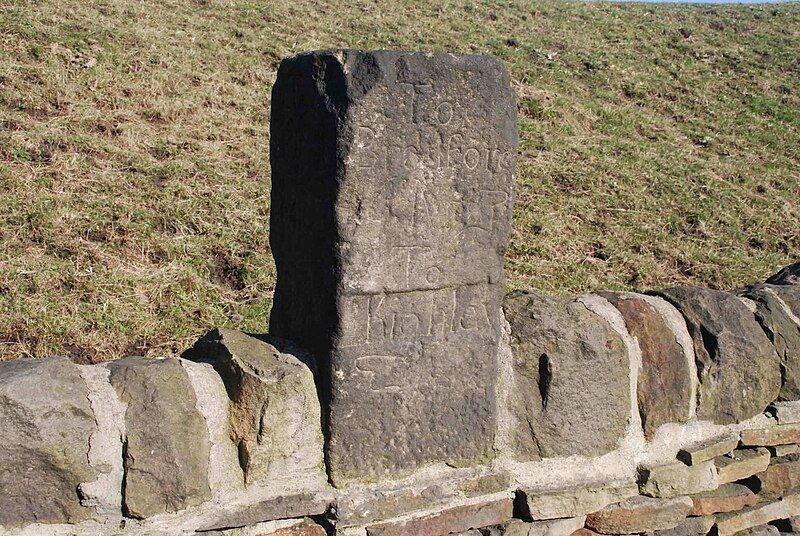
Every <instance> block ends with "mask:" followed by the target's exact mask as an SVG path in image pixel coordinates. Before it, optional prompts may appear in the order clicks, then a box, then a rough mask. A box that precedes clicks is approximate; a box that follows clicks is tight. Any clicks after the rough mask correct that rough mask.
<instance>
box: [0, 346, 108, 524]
mask: <svg viewBox="0 0 800 536" xmlns="http://www.w3.org/2000/svg"><path fill="white" fill-rule="evenodd" d="M88 395H89V392H88V389H87V387H86V384H85V382H84V381H83V379H82V378H81V376H80V371H79V369H78V367H77V366H76V365H74V364H73V363H71V362H70V361H69V360H68V359H65V358H48V359H39V360H30V359H24V360H23V359H20V360H16V361H7V362H5V363H0V525H3V526H5V527H12V526H21V525H25V524H29V523H76V522H79V521H83V520H85V519H87V518H88V517H90V516H91V515H92V514H93V512H94V509H92V508H84V507H82V506H81V504H80V498H79V496H78V491H77V490H78V486H79V485H80V484H81V483H83V482H88V481H91V480H93V479H94V477H95V476H96V474H97V473H96V471H95V470H93V469H92V468H91V467H89V462H88V453H89V439H90V437H91V435H92V433H93V432H95V431H96V429H97V426H96V423H95V419H94V414H93V413H92V409H91V406H90V404H89V398H88Z"/></svg>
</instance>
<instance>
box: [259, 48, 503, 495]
mask: <svg viewBox="0 0 800 536" xmlns="http://www.w3.org/2000/svg"><path fill="white" fill-rule="evenodd" d="M272 109H273V117H272V138H271V144H272V145H271V148H272V160H271V161H272V167H273V189H272V202H273V204H272V214H271V238H270V241H271V245H272V249H273V253H274V255H275V259H276V264H277V267H278V283H277V287H276V291H275V305H274V308H273V312H272V317H271V320H270V327H271V330H272V331H273V332H274V333H275V334H277V335H280V336H284V337H287V338H290V339H297V340H298V341H302V343H303V344H306V345H309V346H311V347H313V350H314V352H315V353H316V355H317V356H318V358H319V359H320V360H321V361H322V362H323V366H322V367H321V368H322V370H324V371H327V374H323V388H322V392H323V395H324V397H325V398H326V407H327V409H328V419H327V421H326V422H327V430H326V432H327V447H326V453H327V461H328V466H329V470H330V472H331V477H332V478H333V480H334V482H336V483H339V482H345V481H348V480H353V479H355V480H369V479H373V478H376V477H382V476H385V475H392V474H404V473H408V472H411V471H413V470H414V469H416V468H418V467H421V466H423V465H426V464H431V463H438V462H446V463H450V464H453V465H459V464H466V463H474V462H476V461H485V460H487V459H488V458H489V457H490V456H491V445H492V441H493V434H494V428H495V413H496V411H495V393H494V381H495V377H496V369H497V363H496V362H497V358H496V346H497V343H498V340H499V324H500V301H501V298H502V294H503V254H504V252H505V248H506V245H507V241H508V236H509V232H510V221H511V212H512V208H513V201H514V179H515V155H516V145H517V130H516V118H515V114H516V106H515V102H514V97H513V94H512V92H511V89H510V86H509V80H508V75H507V73H506V71H505V69H504V68H503V66H502V64H500V63H499V62H498V61H496V60H494V59H491V58H486V57H480V56H454V55H451V54H422V53H395V52H358V51H327V52H314V53H309V54H303V55H300V56H295V57H293V58H289V59H287V60H285V61H284V62H283V63H282V64H281V68H280V69H279V73H278V79H277V82H276V84H275V88H274V90H273V101H272ZM298 162H299V163H300V164H298ZM321 334H322V335H321ZM377 408H380V411H378V410H377Z"/></svg>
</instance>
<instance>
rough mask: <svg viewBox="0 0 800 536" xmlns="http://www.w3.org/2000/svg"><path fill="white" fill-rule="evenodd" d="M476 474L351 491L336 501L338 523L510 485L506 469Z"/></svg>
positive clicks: (374, 519) (427, 506) (420, 507)
mask: <svg viewBox="0 0 800 536" xmlns="http://www.w3.org/2000/svg"><path fill="white" fill-rule="evenodd" d="M476 473H477V474H468V475H465V474H458V475H453V477H450V478H442V479H437V481H436V482H435V483H432V484H429V485H416V486H410V487H403V488H399V489H380V490H377V491H375V490H366V491H363V492H352V493H348V494H346V495H344V496H342V497H340V498H339V499H338V500H337V503H336V517H337V526H339V527H350V526H357V525H367V524H370V523H374V522H377V521H381V520H384V519H390V518H393V517H397V516H400V515H404V514H407V513H409V512H413V511H415V510H429V509H431V508H433V507H435V506H437V505H445V504H447V503H448V502H451V501H453V500H459V499H460V500H464V499H469V498H473V497H477V496H480V495H490V494H492V493H497V492H500V491H504V490H508V489H510V487H511V479H510V475H509V474H508V473H507V472H489V473H485V472H482V471H476Z"/></svg>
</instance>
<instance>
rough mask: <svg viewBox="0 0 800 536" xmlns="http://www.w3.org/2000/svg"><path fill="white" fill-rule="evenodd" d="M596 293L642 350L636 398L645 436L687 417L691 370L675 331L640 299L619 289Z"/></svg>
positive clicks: (690, 392)
mask: <svg viewBox="0 0 800 536" xmlns="http://www.w3.org/2000/svg"><path fill="white" fill-rule="evenodd" d="M599 294H600V295H601V296H603V297H604V298H606V299H607V300H608V301H610V302H611V304H612V305H613V306H614V307H616V308H617V310H619V312H620V313H621V314H622V317H623V318H624V319H625V326H626V328H627V329H628V332H629V333H630V334H631V335H632V336H634V337H636V339H637V341H638V342H639V348H640V349H641V351H642V367H641V370H640V371H639V381H638V384H637V401H638V404H639V414H640V415H641V417H642V426H643V428H644V435H645V437H646V438H648V439H652V437H653V436H654V435H655V432H656V430H657V429H658V427H659V426H661V425H662V424H666V423H674V422H677V423H680V422H686V421H687V420H689V410H690V406H691V397H692V377H693V376H694V370H692V369H690V367H689V364H688V363H687V359H686V355H685V354H684V351H683V347H682V346H681V345H680V344H678V340H677V338H676V336H675V333H673V331H672V330H671V329H670V327H669V325H668V324H667V323H666V321H665V320H664V319H663V318H662V317H661V315H660V314H659V313H658V311H656V310H655V309H654V308H653V307H652V306H651V305H650V304H648V303H647V301H645V300H644V299H643V298H641V297H636V296H635V295H632V294H629V293H619V292H600V293H599Z"/></svg>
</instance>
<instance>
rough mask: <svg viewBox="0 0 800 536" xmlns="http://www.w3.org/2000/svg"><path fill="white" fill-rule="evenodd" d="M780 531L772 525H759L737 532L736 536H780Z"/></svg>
mask: <svg viewBox="0 0 800 536" xmlns="http://www.w3.org/2000/svg"><path fill="white" fill-rule="evenodd" d="M780 533H781V532H780V531H779V530H778V529H777V528H775V527H773V526H772V525H759V526H758V527H753V528H752V529H747V530H743V531H741V532H737V533H736V536H780Z"/></svg>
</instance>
